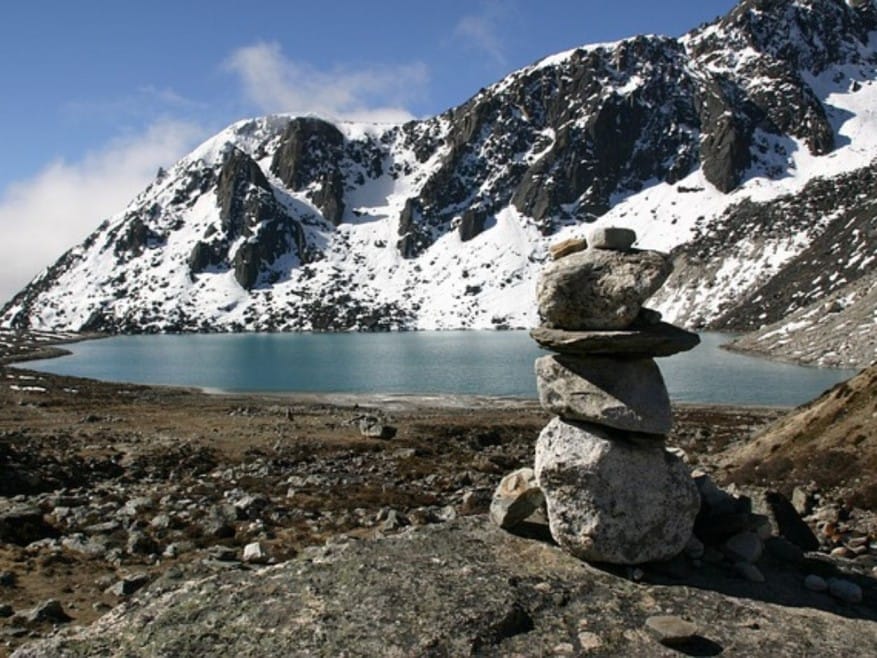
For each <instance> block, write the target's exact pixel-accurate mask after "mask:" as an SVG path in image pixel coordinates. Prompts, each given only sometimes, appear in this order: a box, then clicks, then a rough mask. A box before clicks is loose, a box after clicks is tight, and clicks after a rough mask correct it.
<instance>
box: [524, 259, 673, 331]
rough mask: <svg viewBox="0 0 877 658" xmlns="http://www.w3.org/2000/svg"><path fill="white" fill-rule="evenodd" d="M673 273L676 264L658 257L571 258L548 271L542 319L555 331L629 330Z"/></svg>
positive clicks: (541, 288)
mask: <svg viewBox="0 0 877 658" xmlns="http://www.w3.org/2000/svg"><path fill="white" fill-rule="evenodd" d="M672 271H673V265H672V264H671V262H670V259H669V258H668V257H667V256H666V255H665V254H662V253H660V252H657V251H636V250H632V251H626V252H622V251H609V250H604V249H587V250H585V251H580V252H577V253H573V254H570V255H568V256H566V257H564V258H561V259H559V260H555V261H552V262H551V263H549V264H548V265H547V266H546V267H545V269H544V270H543V271H542V277H541V278H540V279H539V282H538V284H537V286H536V300H537V303H538V306H539V316H540V317H541V318H542V321H543V323H544V324H545V326H546V327H549V328H552V329H568V330H580V329H604V330H605V329H608V330H612V329H625V328H627V327H629V326H630V325H631V323H632V322H633V321H634V320H635V319H636V317H637V315H638V314H639V311H640V308H642V305H643V303H644V302H645V301H646V300H647V299H648V298H649V297H651V296H652V294H653V293H654V292H655V291H656V290H658V288H660V287H661V285H662V284H663V283H664V281H666V280H667V277H668V276H669V275H670V272H672Z"/></svg>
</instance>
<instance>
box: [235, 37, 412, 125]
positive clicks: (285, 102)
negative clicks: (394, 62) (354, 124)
mask: <svg viewBox="0 0 877 658" xmlns="http://www.w3.org/2000/svg"><path fill="white" fill-rule="evenodd" d="M226 68H227V69H228V70H230V71H232V72H233V73H235V74H237V75H238V76H239V77H240V80H241V83H242V85H243V88H244V93H245V94H246V96H247V97H248V98H249V100H250V101H251V102H253V103H255V104H256V105H257V106H258V107H259V108H260V109H261V110H263V111H265V112H269V113H270V112H288V113H290V114H317V115H320V116H324V117H329V118H335V119H347V120H358V121H375V122H398V121H406V120H408V119H411V118H413V117H412V114H411V112H409V111H408V110H407V109H405V104H406V103H408V102H411V100H413V99H414V98H416V97H417V96H419V95H420V94H421V93H422V91H423V88H424V87H425V85H426V82H427V78H428V75H427V69H426V66H424V65H423V64H420V63H415V64H410V65H404V66H396V67H388V68H375V67H373V68H362V69H355V70H353V69H343V68H337V69H333V70H330V71H322V70H318V69H316V68H314V67H312V66H310V65H308V64H305V63H300V62H295V61H293V60H290V59H288V58H286V57H285V56H284V54H283V52H282V50H281V48H280V46H279V45H278V44H276V43H257V44H255V45H252V46H246V47H244V48H239V49H238V50H236V51H234V53H232V55H231V57H229V58H228V60H227V61H226Z"/></svg>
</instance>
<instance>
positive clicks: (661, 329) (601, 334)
mask: <svg viewBox="0 0 877 658" xmlns="http://www.w3.org/2000/svg"><path fill="white" fill-rule="evenodd" d="M530 337H531V338H532V339H533V340H535V341H536V342H537V343H539V345H541V346H542V347H544V348H546V349H549V350H554V351H555V352H562V353H564V354H617V355H619V356H622V355H628V356H670V355H671V354H676V353H678V352H687V351H688V350H690V349H692V348H694V347H696V346H697V345H698V344H699V343H700V338H699V337H698V336H697V334H694V333H691V332H690V331H685V330H684V329H680V328H679V327H674V326H673V325H672V324H667V323H666V322H659V323H658V324H655V325H651V326H647V327H643V328H641V329H622V330H619V331H565V330H563V329H551V328H549V327H536V328H535V329H531V330H530Z"/></svg>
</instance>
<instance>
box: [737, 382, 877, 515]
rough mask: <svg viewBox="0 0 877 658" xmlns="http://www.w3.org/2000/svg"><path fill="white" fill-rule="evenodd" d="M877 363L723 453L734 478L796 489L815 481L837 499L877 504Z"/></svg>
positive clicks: (871, 504) (857, 503) (739, 480)
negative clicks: (831, 491) (800, 485)
mask: <svg viewBox="0 0 877 658" xmlns="http://www.w3.org/2000/svg"><path fill="white" fill-rule="evenodd" d="M875 415H877V365H873V366H871V367H869V368H866V369H864V370H862V371H861V372H860V373H859V374H857V375H856V376H855V377H853V378H851V379H849V380H848V381H846V382H843V383H841V384H838V385H837V386H835V387H834V388H832V389H831V390H829V391H826V392H825V393H824V394H823V395H822V396H821V397H819V398H818V399H816V400H814V401H813V402H810V403H808V404H807V405H804V406H802V407H800V408H799V409H796V410H795V411H794V412H792V413H790V414H789V415H788V416H785V417H783V418H780V419H779V420H778V421H776V422H775V423H773V424H771V425H770V426H768V427H767V428H765V429H764V430H762V431H761V432H759V433H758V434H757V435H756V436H755V437H753V439H752V440H751V441H749V442H747V443H745V444H744V445H741V446H739V447H736V448H733V449H732V450H730V451H729V452H728V453H726V454H725V455H723V456H722V459H723V461H724V462H725V466H726V468H727V469H728V470H729V472H730V476H729V479H730V480H731V481H734V482H739V483H747V482H748V483H751V482H759V483H764V482H769V483H770V485H771V486H773V487H779V488H780V489H785V490H786V491H787V493H791V489H792V487H794V486H796V485H798V484H801V483H808V482H810V483H813V484H815V485H816V486H817V487H818V488H820V489H822V490H823V491H824V492H826V493H827V492H828V490H829V489H835V490H836V491H835V494H837V495H836V496H834V497H836V498H839V499H844V500H848V501H849V502H850V503H851V504H853V505H856V506H860V507H865V508H873V507H874V505H875V503H877V479H875V477H874V473H875V472H877V471H875V468H877V425H875V423H874V418H875Z"/></svg>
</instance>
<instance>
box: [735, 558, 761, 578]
mask: <svg viewBox="0 0 877 658" xmlns="http://www.w3.org/2000/svg"><path fill="white" fill-rule="evenodd" d="M734 569H736V570H737V573H739V574H740V575H741V576H743V577H744V578H745V579H746V580H748V581H749V582H750V583H763V582H764V581H765V578H764V574H763V573H761V569H759V568H758V567H756V566H755V565H754V564H752V563H751V562H745V561H740V562H736V563H735V564H734Z"/></svg>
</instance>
